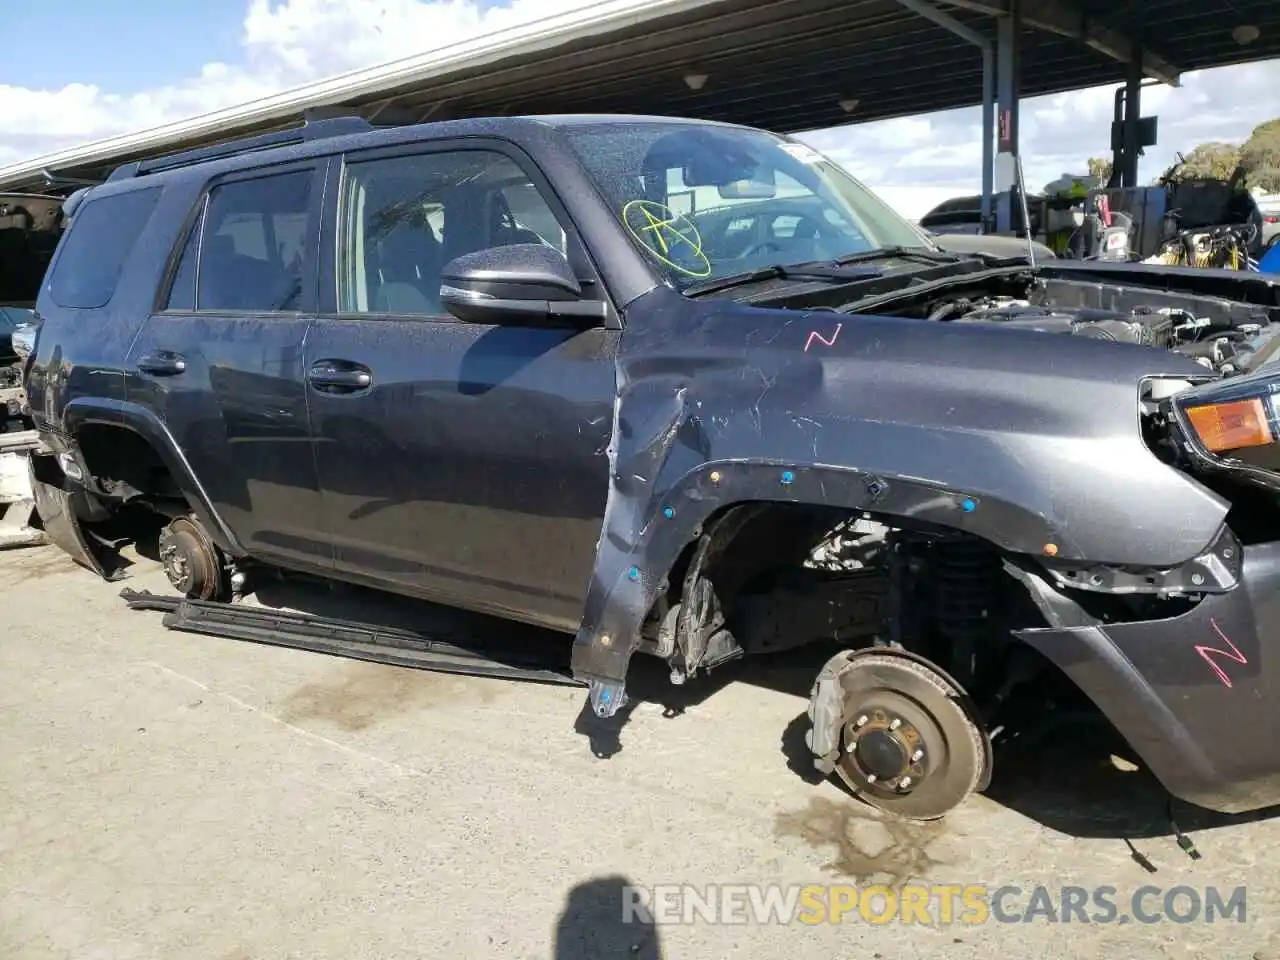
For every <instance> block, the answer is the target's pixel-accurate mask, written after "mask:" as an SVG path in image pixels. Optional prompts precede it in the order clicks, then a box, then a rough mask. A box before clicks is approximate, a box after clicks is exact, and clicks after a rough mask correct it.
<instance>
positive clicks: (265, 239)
mask: <svg viewBox="0 0 1280 960" xmlns="http://www.w3.org/2000/svg"><path fill="white" fill-rule="evenodd" d="M312 183H313V176H312V173H311V171H309V170H299V171H294V172H292V173H281V174H274V175H272V176H268V177H259V178H256V179H253V180H236V181H233V182H231V183H226V184H222V185H220V186H217V187H214V189H213V190H212V191H211V192H210V193H209V197H208V199H207V200H206V203H205V209H204V212H203V214H202V215H201V217H200V219H199V220H198V221H197V222H196V225H195V227H194V229H192V231H191V234H190V235H189V236H188V237H187V240H186V244H185V246H184V248H183V251H182V256H181V258H180V259H179V261H178V270H177V273H176V275H175V276H174V281H173V286H172V288H170V291H169V301H168V303H167V304H166V308H167V309H169V310H214V311H247V312H252V313H290V312H296V311H297V310H299V309H301V306H302V276H303V265H304V263H305V262H306V258H307V246H308V244H309V243H310V241H311V233H310V217H309V211H310V204H311V188H312ZM197 264H198V266H197Z"/></svg>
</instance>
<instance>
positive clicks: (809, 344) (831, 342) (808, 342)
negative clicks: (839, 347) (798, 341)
mask: <svg viewBox="0 0 1280 960" xmlns="http://www.w3.org/2000/svg"><path fill="white" fill-rule="evenodd" d="M843 326H844V324H843V323H837V324H836V328H835V330H833V331H832V332H831V339H830V340H828V339H827V338H826V337H824V336H823V335H822V334H820V333H819V332H818V331H817V330H812V331H810V332H809V339H808V340H806V341H805V342H804V352H805V353H808V352H809V348H810V347H812V346H813V341H815V340H817V341H818V342H819V343H821V344H822V345H823V346H824V347H834V346H835V345H836V337H838V336H840V328H841V327H843Z"/></svg>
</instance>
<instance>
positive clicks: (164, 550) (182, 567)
mask: <svg viewBox="0 0 1280 960" xmlns="http://www.w3.org/2000/svg"><path fill="white" fill-rule="evenodd" d="M160 562H161V564H162V565H163V566H164V575H165V576H166V577H168V579H169V583H171V584H172V585H173V588H174V589H175V590H178V591H179V592H181V593H186V592H187V589H188V588H189V587H190V586H191V560H190V558H189V557H187V555H186V553H185V552H184V551H183V550H182V549H181V548H180V547H179V546H178V545H177V544H176V543H172V542H170V543H166V544H165V545H164V546H162V547H161V548H160Z"/></svg>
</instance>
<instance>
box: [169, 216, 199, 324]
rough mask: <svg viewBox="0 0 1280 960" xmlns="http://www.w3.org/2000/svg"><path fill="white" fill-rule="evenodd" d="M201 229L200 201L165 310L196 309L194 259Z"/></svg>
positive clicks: (197, 252)
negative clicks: (198, 213) (197, 214)
mask: <svg viewBox="0 0 1280 960" xmlns="http://www.w3.org/2000/svg"><path fill="white" fill-rule="evenodd" d="M203 229H204V203H203V201H202V202H201V205H200V215H199V216H198V217H197V218H196V222H195V224H194V225H193V226H192V227H191V232H190V233H188V234H187V242H186V243H185V244H183V246H182V256H181V258H179V260H178V269H177V272H176V273H174V275H173V285H172V286H171V287H170V288H169V299H168V300H167V301H166V302H165V305H164V308H165V309H166V310H184V311H188V310H194V309H195V308H196V258H197V257H198V256H199V255H200V233H201V231H202V230H203Z"/></svg>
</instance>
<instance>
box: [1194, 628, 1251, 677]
mask: <svg viewBox="0 0 1280 960" xmlns="http://www.w3.org/2000/svg"><path fill="white" fill-rule="evenodd" d="M1209 626H1211V627H1213V632H1214V633H1216V634H1217V635H1218V639H1220V640H1221V641H1222V642H1223V643H1225V644H1226V645H1227V647H1228V649H1227V650H1220V649H1219V648H1217V647H1204V646H1198V647H1196V653H1198V654H1200V656H1201V657H1203V658H1204V662H1205V663H1207V664H1208V665H1209V669H1211V670H1212V671H1213V672H1214V673H1215V674H1217V676H1218V679H1219V680H1221V681H1222V685H1223V686H1224V687H1226V688H1227V689H1228V690H1230V689H1231V678H1230V677H1228V676H1227V673H1226V671H1225V670H1223V669H1222V667H1220V666H1218V664H1216V663H1215V662H1214V661H1213V660H1212V659H1210V657H1209V654H1211V653H1216V654H1218V656H1220V657H1226V658H1227V659H1228V660H1234V661H1235V662H1236V663H1238V664H1240V665H1241V666H1245V665H1247V664H1248V662H1249V661H1248V660H1247V659H1246V658H1245V655H1244V654H1243V653H1241V652H1240V650H1239V648H1238V647H1236V645H1235V644H1234V643H1232V642H1231V640H1230V638H1229V637H1228V636H1227V635H1226V634H1225V633H1223V632H1222V628H1221V627H1219V626H1218V621H1216V620H1214V619H1212V618H1211V619H1210V620H1209Z"/></svg>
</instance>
